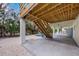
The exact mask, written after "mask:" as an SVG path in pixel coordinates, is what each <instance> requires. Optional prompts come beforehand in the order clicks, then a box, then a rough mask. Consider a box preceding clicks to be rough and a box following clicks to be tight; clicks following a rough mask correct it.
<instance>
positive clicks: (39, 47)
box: [23, 35, 79, 56]
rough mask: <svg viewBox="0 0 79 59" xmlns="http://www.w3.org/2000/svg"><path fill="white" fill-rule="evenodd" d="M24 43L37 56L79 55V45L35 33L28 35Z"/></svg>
mask: <svg viewBox="0 0 79 59" xmlns="http://www.w3.org/2000/svg"><path fill="white" fill-rule="evenodd" d="M65 39H66V38H65ZM23 45H24V47H25V48H26V49H28V50H29V51H30V52H31V53H32V55H37V56H79V47H77V46H75V45H69V44H64V43H60V42H57V41H51V40H46V39H44V38H42V37H38V36H33V35H32V36H29V37H27V38H26V43H25V44H23Z"/></svg>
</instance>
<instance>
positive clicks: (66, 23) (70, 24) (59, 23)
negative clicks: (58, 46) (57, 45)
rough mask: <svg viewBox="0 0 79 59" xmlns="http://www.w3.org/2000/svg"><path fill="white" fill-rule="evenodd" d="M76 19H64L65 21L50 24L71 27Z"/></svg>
mask: <svg viewBox="0 0 79 59" xmlns="http://www.w3.org/2000/svg"><path fill="white" fill-rule="evenodd" d="M74 21H75V20H70V21H63V22H57V23H50V26H51V27H52V28H53V27H59V26H62V27H69V26H72V25H73V23H74Z"/></svg>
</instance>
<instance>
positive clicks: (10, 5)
mask: <svg viewBox="0 0 79 59" xmlns="http://www.w3.org/2000/svg"><path fill="white" fill-rule="evenodd" d="M8 7H9V9H14V10H15V11H17V13H19V12H20V7H19V4H18V3H9V4H8Z"/></svg>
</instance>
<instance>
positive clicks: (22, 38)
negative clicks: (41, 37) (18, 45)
mask: <svg viewBox="0 0 79 59" xmlns="http://www.w3.org/2000/svg"><path fill="white" fill-rule="evenodd" d="M25 33H26V31H25V21H24V20H23V19H20V39H21V42H22V44H23V43H24V42H25V39H26V38H25Z"/></svg>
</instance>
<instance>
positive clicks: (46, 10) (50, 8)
mask: <svg viewBox="0 0 79 59" xmlns="http://www.w3.org/2000/svg"><path fill="white" fill-rule="evenodd" d="M59 5H61V3H59V4H56V5H55V6H53V7H51V8H49V9H47V10H45V11H43V12H41V13H40V14H38V15H36V16H37V17H38V16H39V15H42V14H44V13H47V12H48V11H50V10H52V9H54V8H56V7H57V6H59Z"/></svg>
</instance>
